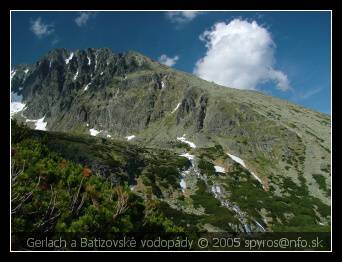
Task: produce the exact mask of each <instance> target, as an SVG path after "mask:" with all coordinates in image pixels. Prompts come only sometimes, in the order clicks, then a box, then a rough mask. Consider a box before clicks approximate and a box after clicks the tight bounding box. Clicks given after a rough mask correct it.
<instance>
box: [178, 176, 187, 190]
mask: <svg viewBox="0 0 342 262" xmlns="http://www.w3.org/2000/svg"><path fill="white" fill-rule="evenodd" d="M179 185H180V187H181V188H182V192H183V193H184V192H185V189H186V182H185V180H184V178H182V179H181V181H180V183H179Z"/></svg>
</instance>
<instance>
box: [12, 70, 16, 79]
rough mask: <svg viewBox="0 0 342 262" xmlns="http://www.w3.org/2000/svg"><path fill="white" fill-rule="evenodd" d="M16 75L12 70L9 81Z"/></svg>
mask: <svg viewBox="0 0 342 262" xmlns="http://www.w3.org/2000/svg"><path fill="white" fill-rule="evenodd" d="M16 73H17V71H16V70H12V71H11V80H12V78H13V77H14V76H15V74H16Z"/></svg>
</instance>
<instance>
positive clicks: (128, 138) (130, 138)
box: [125, 135, 135, 141]
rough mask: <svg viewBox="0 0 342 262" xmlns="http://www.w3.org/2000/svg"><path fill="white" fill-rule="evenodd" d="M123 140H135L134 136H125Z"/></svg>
mask: <svg viewBox="0 0 342 262" xmlns="http://www.w3.org/2000/svg"><path fill="white" fill-rule="evenodd" d="M125 138H126V139H127V141H130V140H132V139H133V138H135V135H131V136H126V137H125Z"/></svg>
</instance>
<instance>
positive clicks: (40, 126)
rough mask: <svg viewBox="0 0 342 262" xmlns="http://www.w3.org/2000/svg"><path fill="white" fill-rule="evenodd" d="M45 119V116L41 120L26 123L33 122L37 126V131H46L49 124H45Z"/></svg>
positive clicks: (27, 120)
mask: <svg viewBox="0 0 342 262" xmlns="http://www.w3.org/2000/svg"><path fill="white" fill-rule="evenodd" d="M44 118H45V116H43V117H42V118H40V119H37V120H31V119H26V122H33V123H34V124H35V126H36V127H35V129H36V130H43V131H46V130H47V129H46V125H47V122H44Z"/></svg>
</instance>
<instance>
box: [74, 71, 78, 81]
mask: <svg viewBox="0 0 342 262" xmlns="http://www.w3.org/2000/svg"><path fill="white" fill-rule="evenodd" d="M77 77H78V70H77V72H76V74H75V75H74V81H75V80H76V79H77Z"/></svg>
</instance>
